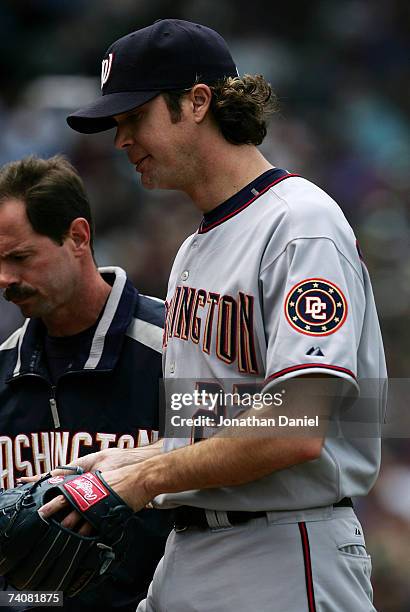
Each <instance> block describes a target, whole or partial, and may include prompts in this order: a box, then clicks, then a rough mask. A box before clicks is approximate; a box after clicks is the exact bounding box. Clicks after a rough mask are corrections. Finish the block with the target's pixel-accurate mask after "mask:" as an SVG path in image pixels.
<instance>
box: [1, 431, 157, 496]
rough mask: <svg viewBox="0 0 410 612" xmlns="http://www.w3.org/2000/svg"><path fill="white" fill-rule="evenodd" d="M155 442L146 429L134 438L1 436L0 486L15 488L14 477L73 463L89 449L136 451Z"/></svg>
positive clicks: (83, 434)
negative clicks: (134, 449)
mask: <svg viewBox="0 0 410 612" xmlns="http://www.w3.org/2000/svg"><path fill="white" fill-rule="evenodd" d="M157 440H158V432H157V431H153V430H147V429H139V430H137V431H136V433H135V434H134V435H131V434H129V433H127V434H117V433H104V432H97V433H89V432H87V431H78V432H75V433H73V432H69V431H42V432H35V433H30V434H23V433H21V434H18V435H16V436H0V487H2V488H5V489H8V488H13V487H15V486H16V478H17V477H20V476H33V475H34V474H42V473H44V472H48V471H50V470H53V469H55V468H56V467H57V466H58V465H67V463H71V462H72V461H75V460H76V459H78V457H80V456H83V455H85V454H87V453H89V452H91V450H92V451H94V452H96V451H100V450H104V449H106V448H112V447H117V448H136V447H139V446H145V445H147V444H152V443H153V442H156V441H157ZM84 451H86V452H84ZM17 473H18V474H17Z"/></svg>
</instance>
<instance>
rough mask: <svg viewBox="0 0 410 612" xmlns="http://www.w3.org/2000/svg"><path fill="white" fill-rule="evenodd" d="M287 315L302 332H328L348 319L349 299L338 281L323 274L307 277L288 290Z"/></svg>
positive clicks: (311, 334) (310, 334) (309, 333)
mask: <svg viewBox="0 0 410 612" xmlns="http://www.w3.org/2000/svg"><path fill="white" fill-rule="evenodd" d="M285 315H286V318H287V320H288V321H289V323H290V325H291V326H292V327H293V328H294V329H296V330H297V331H299V332H302V333H303V334H307V335H308V336H328V335H329V334H333V333H334V332H335V331H336V330H338V329H339V328H340V327H341V326H342V325H343V323H344V322H345V320H346V317H347V302H346V298H345V296H344V295H343V293H342V291H341V290H340V289H339V288H338V287H337V286H336V285H335V284H333V283H331V282H329V281H327V280H324V279H322V278H308V279H306V280H304V281H302V282H300V283H298V284H297V285H295V286H294V287H292V289H291V290H290V291H289V293H288V295H287V297H286V300H285ZM316 354H317V353H316Z"/></svg>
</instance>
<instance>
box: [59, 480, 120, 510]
mask: <svg viewBox="0 0 410 612" xmlns="http://www.w3.org/2000/svg"><path fill="white" fill-rule="evenodd" d="M63 487H64V489H65V490H66V491H67V493H68V494H69V495H70V496H71V497H72V498H73V500H74V501H75V503H76V504H77V506H78V507H79V508H80V510H82V511H83V512H85V511H86V510H88V509H89V508H91V506H94V504H98V502H99V501H101V500H102V499H104V497H108V495H109V492H108V491H107V489H106V488H105V487H104V485H103V483H102V482H101V481H100V480H99V479H98V478H97V477H96V476H95V474H92V473H91V472H87V473H86V474H81V476H78V477H77V478H74V479H73V480H70V481H69V482H66V483H65V484H64V485H63Z"/></svg>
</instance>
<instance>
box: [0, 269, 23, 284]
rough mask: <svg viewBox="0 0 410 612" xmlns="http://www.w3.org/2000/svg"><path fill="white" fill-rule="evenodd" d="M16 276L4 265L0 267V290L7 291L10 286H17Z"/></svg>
mask: <svg viewBox="0 0 410 612" xmlns="http://www.w3.org/2000/svg"><path fill="white" fill-rule="evenodd" d="M18 280H19V279H18V278H17V276H16V274H14V273H13V271H12V270H11V269H9V268H7V267H6V266H4V265H0V289H7V287H10V285H16V284H18Z"/></svg>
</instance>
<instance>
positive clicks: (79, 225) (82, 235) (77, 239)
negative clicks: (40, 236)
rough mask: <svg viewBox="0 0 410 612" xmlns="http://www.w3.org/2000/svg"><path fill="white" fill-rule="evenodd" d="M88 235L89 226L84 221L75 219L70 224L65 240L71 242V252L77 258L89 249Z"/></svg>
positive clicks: (89, 233)
mask: <svg viewBox="0 0 410 612" xmlns="http://www.w3.org/2000/svg"><path fill="white" fill-rule="evenodd" d="M90 235H91V231H90V225H89V223H88V221H87V220H86V219H83V217H77V219H74V221H72V222H71V225H70V227H69V230H68V232H67V236H66V239H70V240H71V244H72V246H73V251H74V253H75V254H76V255H78V256H79V257H80V256H81V255H82V254H83V253H84V252H85V251H86V250H88V249H89V245H90Z"/></svg>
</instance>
